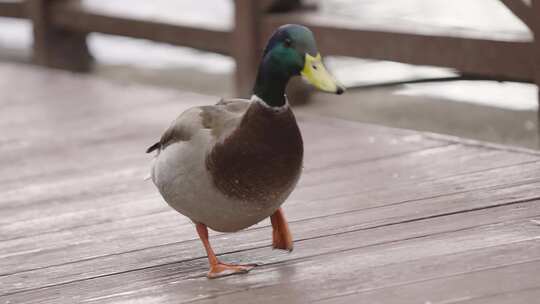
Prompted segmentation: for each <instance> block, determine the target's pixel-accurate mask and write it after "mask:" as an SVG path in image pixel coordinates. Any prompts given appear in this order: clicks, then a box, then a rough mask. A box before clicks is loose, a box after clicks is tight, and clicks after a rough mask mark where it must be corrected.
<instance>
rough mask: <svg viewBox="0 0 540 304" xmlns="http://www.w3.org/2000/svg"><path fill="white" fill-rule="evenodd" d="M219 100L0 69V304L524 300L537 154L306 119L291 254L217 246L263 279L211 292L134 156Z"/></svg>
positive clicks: (240, 241)
mask: <svg viewBox="0 0 540 304" xmlns="http://www.w3.org/2000/svg"><path fill="white" fill-rule="evenodd" d="M215 101H217V99H216V98H215V97H208V96H201V95H196V94H191V93H182V92H178V91H166V90H158V89H154V88H147V87H136V86H129V85H123V84H112V83H108V82H105V81H102V80H98V79H94V78H91V77H84V76H80V75H74V74H70V73H66V72H58V71H51V70H37V69H35V68H31V67H27V66H20V65H15V64H0V118H1V119H0V130H2V132H1V134H2V136H1V137H0V163H1V165H0V167H1V168H2V170H1V171H0V193H1V194H2V195H1V196H0V214H1V216H0V303H10V304H13V303H40V304H44V303H186V302H190V303H191V302H195V303H254V302H256V303H259V304H262V303H313V302H322V303H385V304H387V303H422V304H424V303H432V304H434V303H475V304H479V303H490V304H492V303H537V301H538V299H539V298H540V154H538V153H536V152H533V151H528V150H516V149H511V148H507V147H497V146H490V145H485V144H481V143H477V142H472V141H466V140H460V139H456V138H449V137H445V136H439V135H433V134H426V133H419V132H413V131H407V130H398V129H390V128H384V127H379V126H373V125H366V124H359V123H351V122H346V121H340V120H333V119H327V118H319V117H310V116H304V115H298V116H299V122H300V124H301V129H302V131H303V134H304V137H305V142H306V161H305V172H304V175H303V177H302V179H301V182H300V184H299V186H298V188H297V190H296V191H295V192H294V193H293V195H292V196H291V198H290V199H289V201H288V202H287V203H286V204H285V205H284V209H285V212H286V215H287V217H288V219H289V221H290V225H291V229H292V232H293V235H294V238H295V240H296V241H295V250H294V252H292V253H290V254H289V253H284V252H279V251H275V250H271V248H270V242H271V230H270V227H269V222H268V221H264V222H262V223H260V224H259V225H256V226H254V227H252V228H250V229H248V230H246V231H242V232H239V233H235V234H218V233H214V234H213V235H212V237H211V238H212V242H213V245H214V247H215V249H216V251H217V252H218V253H219V254H220V255H221V256H222V258H223V259H224V260H226V261H241V262H258V263H260V264H261V266H260V267H258V268H256V269H255V270H253V271H252V272H251V273H249V274H247V275H239V276H232V277H228V278H223V279H218V280H212V281H211V280H207V279H206V278H205V277H204V275H205V272H206V270H207V261H206V257H205V254H204V251H203V248H202V246H201V244H200V242H199V240H198V239H197V236H196V233H195V230H194V227H193V226H192V224H191V223H190V222H189V220H188V219H186V218H184V217H183V216H181V215H179V214H177V213H176V212H174V211H172V210H171V209H170V208H169V207H168V206H166V204H165V203H164V202H163V201H162V199H161V198H160V196H159V195H158V193H157V191H156V190H155V189H154V187H153V185H152V184H151V182H148V181H144V180H143V178H144V176H145V175H146V174H147V171H148V167H149V161H150V157H151V156H150V155H146V154H144V149H145V148H146V146H147V145H148V144H150V143H152V142H153V141H154V140H155V139H156V138H158V136H159V135H160V133H161V131H162V130H163V129H164V128H165V127H166V126H167V125H168V124H169V122H170V121H171V120H172V119H173V118H174V117H175V116H176V115H177V114H178V113H179V112H181V111H182V110H184V109H186V107H188V106H192V105H200V104H208V103H213V102H215Z"/></svg>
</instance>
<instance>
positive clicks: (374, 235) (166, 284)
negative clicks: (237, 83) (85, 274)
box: [0, 217, 540, 303]
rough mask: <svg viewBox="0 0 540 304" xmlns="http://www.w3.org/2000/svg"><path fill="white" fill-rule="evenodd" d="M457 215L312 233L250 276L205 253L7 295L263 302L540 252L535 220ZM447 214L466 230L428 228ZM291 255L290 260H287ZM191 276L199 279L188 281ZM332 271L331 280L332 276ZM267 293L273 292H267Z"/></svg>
mask: <svg viewBox="0 0 540 304" xmlns="http://www.w3.org/2000/svg"><path fill="white" fill-rule="evenodd" d="M456 219H457V218H447V217H442V218H432V219H429V220H427V222H424V223H423V224H427V225H423V226H421V227H419V226H417V227H416V228H415V229H414V230H415V231H416V233H418V235H419V237H412V236H411V238H410V239H408V240H404V241H401V242H397V243H396V242H386V241H385V239H388V238H392V235H393V234H402V233H404V231H408V233H411V232H412V229H409V228H407V227H408V225H418V224H419V222H416V223H407V224H404V226H398V225H394V226H385V227H382V228H380V230H378V231H375V230H371V231H369V232H368V231H365V232H364V233H361V234H339V235H333V236H330V237H327V238H315V239H306V240H304V241H302V242H301V243H300V244H299V245H298V247H297V250H296V251H295V252H293V253H292V254H290V255H286V254H281V255H279V254H276V253H274V254H273V259H272V260H270V261H269V263H268V264H266V266H264V267H260V268H259V269H258V270H257V271H254V272H252V273H251V274H250V275H249V276H238V277H231V278H229V279H227V280H217V281H212V282H209V281H207V280H206V278H204V277H203V273H204V271H205V270H204V268H205V261H204V258H203V259H198V260H194V261H190V262H186V263H184V264H182V263H181V264H163V265H161V266H158V267H151V268H143V269H140V270H137V271H129V272H125V273H120V274H117V275H107V276H102V277H99V278H95V279H90V280H82V281H76V282H71V283H66V284H62V285H57V286H51V287H47V288H38V289H36V290H30V291H26V292H20V293H16V294H12V295H11V296H9V297H3V298H0V299H2V300H4V299H5V300H7V299H9V300H12V301H20V300H22V299H25V300H27V301H29V303H32V302H31V301H32V300H34V301H39V302H40V303H50V302H55V303H60V302H69V301H72V300H73V299H74V298H73V297H76V298H77V299H78V300H81V301H82V300H90V299H93V301H96V302H98V303H107V302H110V301H116V302H117V301H120V300H124V301H129V300H134V299H136V298H145V299H148V300H149V299H151V298H152V297H153V296H154V295H155V294H154V293H158V294H160V295H161V298H160V300H161V301H162V302H163V303H168V302H169V300H170V301H175V303H181V302H184V301H186V302H187V301H191V300H194V299H197V300H203V299H209V298H210V299H212V298H215V297H217V296H220V298H219V299H220V300H223V301H227V300H233V299H235V298H236V299H241V298H242V297H244V299H245V298H246V297H251V298H254V297H257V298H259V297H260V298H261V301H263V302H265V301H271V300H272V299H273V300H276V299H279V298H286V297H291V296H302V297H306V298H305V299H309V298H310V297H311V298H312V299H313V298H321V297H324V296H325V295H327V294H328V293H331V294H335V292H336V291H339V292H343V290H344V289H347V288H348V287H351V288H358V287H363V288H367V287H370V286H371V287H374V286H379V287H380V286H381V285H382V284H385V285H386V284H388V285H390V286H392V285H395V284H398V283H399V282H411V281H417V280H421V279H426V278H436V277H444V276H451V275H454V274H459V273H464V272H470V271H474V270H481V269H490V268H497V267H500V266H501V265H508V264H516V263H523V262H527V261H531V260H532V261H536V260H538V259H540V256H539V254H540V250H538V246H539V245H540V244H539V243H538V241H537V239H538V235H539V234H538V233H539V231H538V230H539V229H540V228H538V226H535V225H534V224H533V223H531V222H530V221H529V220H525V221H518V222H516V223H514V224H506V225H500V224H497V225H489V226H481V227H477V228H472V229H460V228H459V227H460V224H459V223H458V222H456ZM439 220H445V222H446V220H452V222H446V224H444V225H446V227H449V226H452V227H453V228H452V229H458V230H457V231H455V232H451V233H442V234H437V233H434V234H431V231H430V230H429V229H428V230H426V228H427V227H433V228H434V229H435V230H437V231H439V228H440V227H441V224H443V223H441V222H440V221H439ZM468 221H469V223H472V222H474V218H469V220H468ZM428 222H429V223H428ZM422 235H423V237H422ZM364 239H371V240H372V241H373V240H376V241H375V244H379V245H372V246H367V247H366V246H362V245H360V244H359V242H364ZM343 246H345V248H346V249H344V248H343ZM524 248H527V249H528V250H524ZM264 251H268V250H267V249H264V250H263V249H256V250H250V251H247V252H243V253H242V254H241V259H242V260H244V261H246V260H247V259H251V261H253V260H255V259H257V258H259V257H260V254H261V253H260V252H264ZM323 252H327V254H323ZM237 255H238V254H237ZM225 259H227V257H225ZM285 260H288V262H286V263H283V261H285ZM280 261H281V262H280ZM278 262H279V263H278ZM328 265H333V267H328ZM404 270H406V271H404ZM531 270H534V269H531ZM186 278H191V279H190V280H185V279H186ZM329 278H331V280H328V279H329ZM201 280H202V281H204V282H201ZM323 282H324V284H331V285H328V287H327V288H321V285H320V284H321V283H323ZM284 284H285V285H284ZM287 285H289V286H294V289H292V290H291V289H285V290H283V286H287ZM388 285H386V286H388ZM226 286H228V287H226ZM81 290H84V291H85V292H84V294H81V292H80V291H81ZM261 294H264V295H266V296H260V295H261ZM60 295H61V297H60V298H59V296H60ZM310 295H311V296H310ZM168 299H169V300H168ZM155 300H157V299H155ZM233 302H234V301H233ZM274 303H275V302H274Z"/></svg>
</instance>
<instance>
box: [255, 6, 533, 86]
mask: <svg viewBox="0 0 540 304" xmlns="http://www.w3.org/2000/svg"><path fill="white" fill-rule="evenodd" d="M284 23H300V24H303V25H306V26H308V27H309V28H310V29H311V30H312V31H313V32H314V34H315V36H316V37H317V44H318V46H319V48H320V50H321V52H323V53H324V54H326V55H343V56H354V57H362V58H373V59H382V60H392V61H399V62H406V63H411V64H419V65H435V66H443V67H449V68H455V69H458V70H459V71H461V72H462V73H466V74H477V75H483V76H488V77H494V78H501V79H504V78H510V79H517V80H524V81H532V80H533V79H534V69H533V65H532V63H533V61H532V58H533V55H534V50H533V48H532V44H531V40H530V39H528V38H525V39H522V38H516V39H514V40H509V41H505V40H490V39H487V38H473V37H460V36H457V35H455V36H454V35H442V34H441V35H438V34H432V33H431V31H432V29H431V28H430V27H424V29H423V31H427V32H426V33H422V31H420V32H417V31H416V30H418V29H417V28H414V30H415V31H410V32H407V29H406V28H405V29H401V30H400V29H395V30H392V31H385V30H383V29H380V28H373V27H368V28H360V27H359V26H358V24H357V20H347V19H336V18H332V17H329V16H324V15H318V14H314V13H294V14H279V15H272V16H270V17H267V18H265V19H264V21H263V25H262V33H263V37H268V36H269V35H270V33H271V32H272V31H273V29H274V28H276V26H279V25H280V24H284ZM426 28H427V29H426ZM460 34H461V33H460ZM344 41H361V43H343V42H344ZM418 50H422V51H421V52H419V51H418ZM501 58H502V59H501Z"/></svg>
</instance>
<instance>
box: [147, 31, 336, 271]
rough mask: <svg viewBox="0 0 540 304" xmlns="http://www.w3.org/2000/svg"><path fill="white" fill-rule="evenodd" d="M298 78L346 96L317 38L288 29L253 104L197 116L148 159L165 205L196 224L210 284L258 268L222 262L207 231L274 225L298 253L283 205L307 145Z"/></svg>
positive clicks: (275, 39)
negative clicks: (294, 87) (292, 96)
mask: <svg viewBox="0 0 540 304" xmlns="http://www.w3.org/2000/svg"><path fill="white" fill-rule="evenodd" d="M299 75H302V76H303V77H304V78H305V79H306V80H307V81H308V82H309V83H311V84H312V85H313V86H315V87H316V88H318V89H319V90H322V91H325V92H331V93H335V94H341V93H343V92H344V89H343V87H342V86H340V85H339V84H337V82H336V81H335V79H334V78H333V77H332V76H331V75H330V74H329V73H328V72H327V70H326V68H325V66H324V65H323V63H322V60H321V55H320V54H319V52H318V51H317V47H316V44H315V39H314V37H313V34H312V32H311V31H310V30H309V29H308V28H306V27H304V26H300V25H284V26H281V27H280V28H278V29H277V30H276V31H275V32H274V34H273V35H272V37H271V38H270V40H269V41H268V44H267V46H266V48H265V50H264V53H263V57H262V60H261V63H260V66H259V69H258V74H257V79H256V82H255V86H254V89H253V96H252V97H251V99H249V100H248V99H222V100H220V101H219V102H218V103H217V104H216V105H210V106H201V107H194V108H190V109H188V110H186V111H185V112H183V113H182V114H181V115H180V116H179V117H178V118H177V119H176V120H174V121H173V122H172V124H171V125H170V127H169V128H168V129H167V130H166V131H165V133H163V135H162V137H161V139H160V140H159V142H157V143H155V144H154V145H152V146H151V147H150V148H148V149H147V151H146V152H147V153H150V152H152V151H157V154H156V156H155V158H154V160H153V165H152V169H151V177H152V180H153V182H154V184H155V185H156V187H157V188H158V190H159V192H160V193H161V195H162V196H163V198H164V199H165V201H166V202H167V203H168V204H169V205H170V206H171V207H172V208H174V209H175V210H176V211H178V212H179V213H181V214H183V215H185V216H187V217H188V218H190V219H191V220H192V221H193V222H194V223H195V227H196V230H197V233H198V235H199V238H200V239H201V241H202V243H203V245H204V248H205V250H206V253H207V255H208V261H209V264H210V270H209V272H208V277H209V278H217V277H222V276H226V275H231V274H236V273H245V272H248V271H249V270H251V269H252V268H253V267H254V266H255V265H232V264H226V263H223V262H221V261H219V259H218V258H217V257H216V255H215V254H214V251H213V250H212V247H211V246H210V242H209V240H208V228H210V229H213V230H215V231H220V232H235V231H239V230H241V229H244V228H247V227H249V226H252V225H254V224H256V223H258V222H260V221H261V220H263V219H265V218H267V217H270V220H271V223H272V229H273V233H272V246H273V248H276V249H283V250H288V251H292V249H293V239H292V236H291V232H290V230H289V227H288V224H287V221H286V219H285V215H284V213H283V210H282V209H281V205H282V204H283V202H284V201H285V200H286V199H287V197H288V196H289V194H290V193H291V192H292V191H293V189H294V188H295V186H296V183H297V181H298V179H299V177H300V173H301V171H302V158H303V142H302V136H301V134H300V130H299V128H298V125H297V123H296V119H295V116H294V114H293V112H292V111H291V108H290V107H289V103H288V101H287V97H286V96H285V88H286V86H287V83H288V81H289V79H290V78H291V77H294V76H299Z"/></svg>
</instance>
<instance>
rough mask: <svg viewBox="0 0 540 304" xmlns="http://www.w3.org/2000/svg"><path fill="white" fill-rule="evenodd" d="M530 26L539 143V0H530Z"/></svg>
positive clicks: (539, 139) (539, 140)
mask: <svg viewBox="0 0 540 304" xmlns="http://www.w3.org/2000/svg"><path fill="white" fill-rule="evenodd" d="M532 16H534V18H532V23H533V24H532V27H531V30H532V31H533V33H534V52H533V54H534V56H535V58H534V59H533V60H534V67H535V76H534V77H535V82H536V87H537V90H538V111H537V120H536V125H537V128H538V142H539V145H540V0H532Z"/></svg>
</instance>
